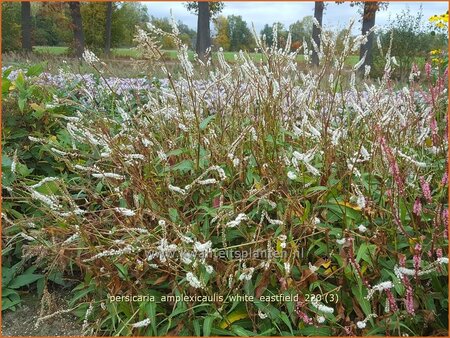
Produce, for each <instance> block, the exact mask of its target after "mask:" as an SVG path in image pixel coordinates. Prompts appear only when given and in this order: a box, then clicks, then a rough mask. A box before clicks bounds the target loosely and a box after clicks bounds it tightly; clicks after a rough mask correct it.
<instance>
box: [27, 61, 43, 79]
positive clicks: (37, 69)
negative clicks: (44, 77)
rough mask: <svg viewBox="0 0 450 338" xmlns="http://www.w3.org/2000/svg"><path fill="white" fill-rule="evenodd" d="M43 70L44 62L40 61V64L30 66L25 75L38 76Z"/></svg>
mask: <svg viewBox="0 0 450 338" xmlns="http://www.w3.org/2000/svg"><path fill="white" fill-rule="evenodd" d="M43 71H44V64H42V63H38V64H35V65H32V66H31V67H30V68H28V70H27V72H26V74H25V75H26V76H29V77H31V76H38V75H39V74H41V73H42V72H43Z"/></svg>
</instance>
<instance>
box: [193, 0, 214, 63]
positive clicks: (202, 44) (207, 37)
mask: <svg viewBox="0 0 450 338" xmlns="http://www.w3.org/2000/svg"><path fill="white" fill-rule="evenodd" d="M209 19H210V12H209V2H199V3H198V19H197V43H196V46H195V50H196V52H197V54H198V57H199V58H200V60H203V61H204V60H205V54H206V50H207V49H208V48H210V47H211V30H210V27H209Z"/></svg>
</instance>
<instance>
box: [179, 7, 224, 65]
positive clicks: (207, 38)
mask: <svg viewBox="0 0 450 338" xmlns="http://www.w3.org/2000/svg"><path fill="white" fill-rule="evenodd" d="M185 6H186V8H187V9H188V10H189V11H191V12H193V13H195V14H197V15H198V19H197V41H196V46H195V50H196V51H197V54H198V56H199V57H200V59H202V60H204V58H205V51H206V50H207V49H208V48H209V47H211V30H210V27H209V23H210V19H211V18H212V17H213V16H215V15H217V14H219V13H220V12H221V11H222V9H223V2H221V1H213V2H201V1H190V2H187V3H185Z"/></svg>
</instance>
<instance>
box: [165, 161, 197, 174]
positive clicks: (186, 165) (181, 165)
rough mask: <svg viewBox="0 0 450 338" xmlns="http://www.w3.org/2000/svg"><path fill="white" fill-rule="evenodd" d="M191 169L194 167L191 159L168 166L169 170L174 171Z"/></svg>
mask: <svg viewBox="0 0 450 338" xmlns="http://www.w3.org/2000/svg"><path fill="white" fill-rule="evenodd" d="M192 169H194V162H192V161H191V160H183V161H181V162H180V163H177V164H175V165H174V166H172V167H171V168H170V170H174V171H175V170H178V171H190V170H192Z"/></svg>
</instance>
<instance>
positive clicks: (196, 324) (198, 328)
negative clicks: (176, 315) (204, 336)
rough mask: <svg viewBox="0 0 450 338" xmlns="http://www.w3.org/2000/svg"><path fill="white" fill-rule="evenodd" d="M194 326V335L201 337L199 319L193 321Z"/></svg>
mask: <svg viewBox="0 0 450 338" xmlns="http://www.w3.org/2000/svg"><path fill="white" fill-rule="evenodd" d="M192 325H193V326H194V333H195V335H196V336H197V337H200V334H201V333H200V323H199V322H198V319H194V320H193V321H192Z"/></svg>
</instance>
